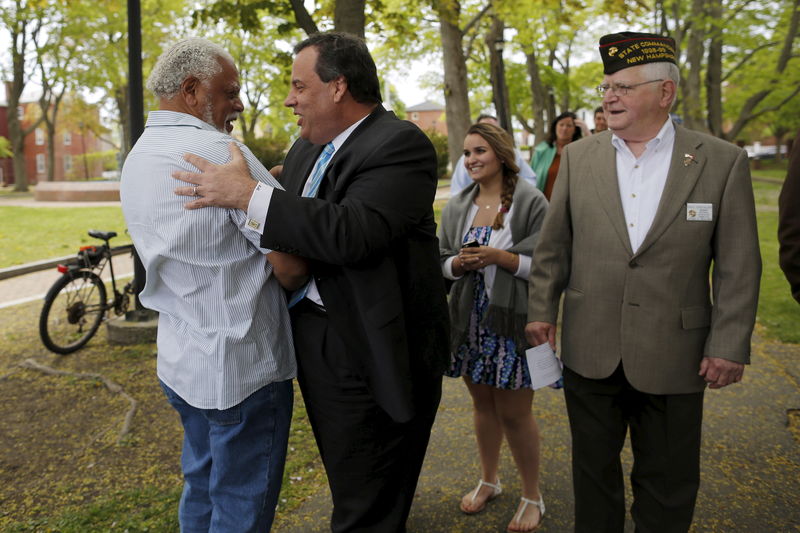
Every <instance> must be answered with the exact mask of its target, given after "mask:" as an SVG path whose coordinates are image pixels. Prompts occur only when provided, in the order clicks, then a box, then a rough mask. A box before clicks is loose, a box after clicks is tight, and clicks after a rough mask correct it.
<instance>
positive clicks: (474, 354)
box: [446, 226, 531, 390]
mask: <svg viewBox="0 0 800 533" xmlns="http://www.w3.org/2000/svg"><path fill="white" fill-rule="evenodd" d="M491 234H492V227H491V226H477V227H471V228H470V229H469V231H468V232H467V234H466V235H465V236H464V241H463V242H467V241H469V240H472V239H474V240H476V241H478V244H480V245H481V246H486V245H487V244H488V243H489V237H491ZM465 275H468V276H475V290H474V292H473V297H474V302H475V303H474V305H473V307H472V313H470V317H469V327H468V329H467V341H466V343H464V344H462V345H460V346H459V347H458V349H457V350H456V353H454V354H452V355H451V356H450V367H449V368H448V370H447V372H446V374H447V375H448V376H450V377H460V376H468V377H469V379H470V381H472V382H473V383H479V384H483V385H490V386H492V387H496V388H498V389H512V390H515V389H521V388H527V387H530V386H531V378H530V374H529V373H528V365H527V363H526V361H525V359H524V354H518V353H517V347H516V344H515V343H514V341H513V339H510V338H508V337H504V336H502V335H498V334H496V333H495V332H494V331H492V330H490V329H488V328H485V327H483V326H481V325H480V324H481V321H482V320H483V317H484V316H485V314H486V312H487V310H488V309H489V295H488V294H487V293H486V281H485V280H484V275H483V272H482V271H480V270H475V271H473V272H469V273H467V274H465Z"/></svg>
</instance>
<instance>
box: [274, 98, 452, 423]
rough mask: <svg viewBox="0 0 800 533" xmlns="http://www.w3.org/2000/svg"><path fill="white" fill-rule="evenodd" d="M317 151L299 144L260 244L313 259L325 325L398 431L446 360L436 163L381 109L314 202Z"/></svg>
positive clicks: (358, 132)
mask: <svg viewBox="0 0 800 533" xmlns="http://www.w3.org/2000/svg"><path fill="white" fill-rule="evenodd" d="M321 151H322V147H321V146H319V145H314V144H311V143H310V142H308V141H305V140H303V139H300V140H298V141H297V142H296V143H295V144H294V145H293V146H292V148H291V150H290V151H289V153H288V155H287V156H286V160H285V162H284V166H283V171H282V174H281V178H282V180H281V181H282V184H283V185H284V187H286V191H280V190H275V191H274V192H273V195H272V200H271V203H270V207H269V212H268V214H267V219H266V224H265V226H264V227H265V229H264V233H263V237H262V240H261V243H262V246H264V247H265V248H270V249H273V250H278V251H284V252H289V253H292V254H296V255H300V256H302V257H305V258H307V259H309V260H310V262H311V274H312V276H313V277H314V279H315V280H316V283H317V288H318V290H319V292H320V295H321V296H322V300H323V302H324V303H325V307H326V309H327V311H328V318H329V321H330V323H331V324H332V325H333V327H334V328H336V331H337V332H338V333H339V334H340V336H341V337H342V338H343V340H344V342H345V345H346V346H347V349H348V352H349V353H350V354H352V355H353V356H354V357H357V358H358V364H359V365H360V367H361V369H362V372H363V376H364V378H365V379H366V381H367V383H368V384H369V386H370V388H371V391H372V393H373V394H374V396H375V398H376V401H377V403H378V404H379V405H380V406H381V407H382V408H383V409H384V410H385V411H386V412H387V413H388V414H389V415H390V416H391V417H392V418H393V419H394V420H396V421H398V422H405V421H407V420H410V419H411V418H412V417H413V416H414V414H415V412H416V411H417V408H418V407H419V408H422V407H423V406H422V405H417V404H416V402H417V401H422V400H421V399H422V398H428V397H429V395H428V394H425V392H426V391H424V390H420V387H428V386H429V385H430V383H431V379H432V378H433V379H436V378H440V376H441V374H442V372H443V371H444V369H445V368H446V366H447V363H448V360H449V359H448V358H449V352H448V343H449V323H448V315H447V304H446V298H445V293H444V281H443V278H442V274H441V269H440V267H439V245H438V240H437V238H436V224H435V222H434V218H433V208H432V204H433V200H434V196H435V193H436V181H437V177H436V153H435V151H434V149H433V146H432V144H431V142H430V141H429V140H428V138H427V137H426V136H425V135H424V134H423V133H422V132H421V131H420V130H419V128H417V127H416V126H415V125H413V124H412V123H410V122H406V121H402V120H399V119H398V118H397V117H396V116H395V115H394V113H391V112H387V111H386V110H385V109H384V108H383V107H382V106H378V107H377V108H376V109H375V110H374V111H373V112H372V113H371V114H370V115H369V116H368V117H367V118H366V119H365V120H364V121H363V122H362V123H361V124H360V125H359V126H358V127H357V128H356V129H355V131H353V133H352V134H351V135H350V136H349V137H348V139H347V140H346V142H345V143H344V145H342V146H341V148H339V149H338V150H337V151H336V153H335V154H334V156H333V158H332V159H331V161H330V163H329V164H328V167H327V168H326V170H325V177H324V179H323V181H322V184H321V185H320V189H319V192H318V195H317V198H302V197H300V195H301V193H302V190H303V186H304V184H305V181H306V179H307V178H308V175H309V174H310V172H311V168H312V166H313V165H314V163H315V161H316V159H317V157H318V156H319V154H320V152H321ZM299 356H300V357H302V354H299Z"/></svg>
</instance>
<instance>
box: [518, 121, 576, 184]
mask: <svg viewBox="0 0 800 533" xmlns="http://www.w3.org/2000/svg"><path fill="white" fill-rule="evenodd" d="M584 128H585V125H584V124H582V123H581V121H579V120H577V117H576V116H575V113H573V112H571V111H565V112H563V113H561V114H560V115H558V116H557V117H556V119H555V120H554V121H553V123H552V124H551V125H550V138H549V139H547V140H546V141H543V142H541V143H539V145H538V146H537V147H536V148H535V149H534V151H533V160H532V161H531V168H532V169H533V171H534V172H535V173H536V186H537V187H538V188H539V190H540V191H542V192H544V196H545V198H547V199H548V200H549V199H550V195H551V194H552V193H553V185H554V184H555V182H556V176H558V166H559V164H560V163H561V150H563V149H564V147H565V146H566V145H568V144H569V143H571V142H572V141H577V140H578V139H580V138H581V136H582V135H581V131H582V130H583V129H584Z"/></svg>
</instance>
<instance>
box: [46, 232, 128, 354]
mask: <svg viewBox="0 0 800 533" xmlns="http://www.w3.org/2000/svg"><path fill="white" fill-rule="evenodd" d="M89 235H90V236H92V237H94V238H96V239H100V240H102V241H104V242H105V244H103V245H102V246H81V248H80V249H79V250H78V255H77V258H76V260H74V261H70V262H68V263H66V264H60V265H58V267H57V269H58V271H59V272H61V277H60V278H58V280H56V282H55V283H54V284H53V286H52V287H50V290H49V291H47V295H46V296H45V298H44V307H42V312H41V314H40V315H39V336H40V337H41V338H42V342H43V343H44V345H45V347H47V349H48V350H50V351H52V352H55V353H57V354H62V355H66V354H69V353H72V352H74V351H76V350H79V349H81V348H82V347H83V346H84V345H86V343H87V342H89V340H90V339H91V338H92V337H93V336H94V334H95V333H97V329H98V328H99V327H100V323H101V322H102V321H103V318H104V317H105V316H106V312H107V311H109V310H113V311H114V313H115V314H116V315H117V316H120V315H123V314H125V312H126V311H127V310H128V305H129V303H130V295H132V294H133V293H134V289H133V283H132V282H128V283H127V284H126V285H125V287H124V288H123V289H122V291H121V292H120V291H118V290H117V281H116V278H115V277H114V265H113V264H112V262H111V256H112V255H116V254H117V253H124V252H126V251H130V252H131V253H133V245H132V244H126V245H122V246H117V247H114V248H111V246H110V245H109V244H108V241H109V240H111V239H112V238H114V237H116V236H117V233H116V232H114V231H98V230H90V231H89ZM106 265H108V268H109V271H110V273H111V288H112V290H113V291H114V297H113V298H112V299H108V300H107V299H106V286H105V283H103V280H102V279H101V277H100V275H101V274H102V273H103V270H104V269H105V267H106Z"/></svg>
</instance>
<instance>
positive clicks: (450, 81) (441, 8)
mask: <svg viewBox="0 0 800 533" xmlns="http://www.w3.org/2000/svg"><path fill="white" fill-rule="evenodd" d="M436 8H437V11H438V13H439V29H440V32H441V36H442V59H443V62H444V102H445V119H446V121H447V148H448V151H449V154H448V155H449V159H450V164H451V166H454V165H455V164H456V162H457V161H458V158H459V156H460V155H461V152H462V151H463V149H464V136H465V135H466V133H467V129H468V128H469V125H470V122H471V119H470V110H469V93H468V88H467V62H466V59H465V58H464V50H463V48H462V47H461V46H462V40H463V38H464V34H463V33H462V32H461V29H460V28H459V26H458V15H459V12H460V10H461V6H460V5H459V3H458V2H457V1H456V0H441V1H439V2H437V4H436Z"/></svg>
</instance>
